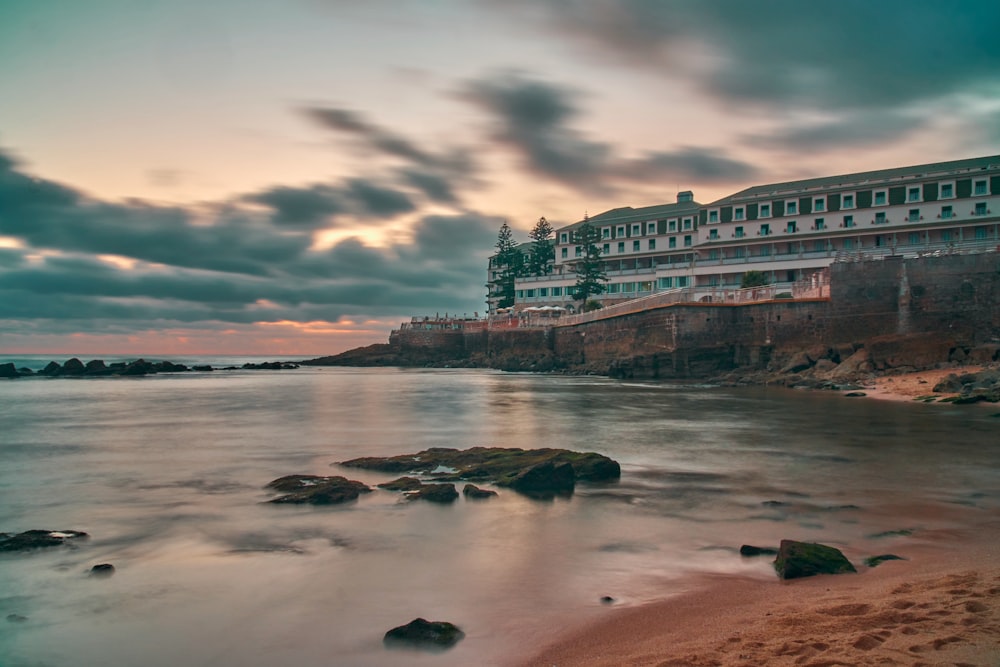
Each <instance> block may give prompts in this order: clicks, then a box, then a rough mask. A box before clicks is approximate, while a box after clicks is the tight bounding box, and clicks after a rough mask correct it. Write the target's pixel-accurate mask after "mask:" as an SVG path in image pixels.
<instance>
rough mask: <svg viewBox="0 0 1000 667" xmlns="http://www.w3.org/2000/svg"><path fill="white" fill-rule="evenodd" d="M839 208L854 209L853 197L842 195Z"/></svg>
mask: <svg viewBox="0 0 1000 667" xmlns="http://www.w3.org/2000/svg"><path fill="white" fill-rule="evenodd" d="M840 208H854V195H844V196H843V197H841V199H840Z"/></svg>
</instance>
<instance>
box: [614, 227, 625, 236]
mask: <svg viewBox="0 0 1000 667" xmlns="http://www.w3.org/2000/svg"><path fill="white" fill-rule="evenodd" d="M617 232H618V234H617V235H616V236H617V238H621V237H623V236H625V225H619V226H618V229H617Z"/></svg>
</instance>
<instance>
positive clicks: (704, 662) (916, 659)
mask: <svg viewBox="0 0 1000 667" xmlns="http://www.w3.org/2000/svg"><path fill="white" fill-rule="evenodd" d="M848 556H849V557H850V558H851V560H852V561H853V562H855V564H859V560H860V559H859V558H858V556H857V555H856V554H852V553H848ZM906 556H907V557H908V560H904V561H887V562H884V563H882V564H881V565H879V566H878V567H875V568H865V567H863V566H861V567H859V574H846V575H833V576H830V575H827V576H820V577H811V578H808V579H799V580H794V581H787V582H783V581H779V580H778V579H777V578H775V579H774V580H770V581H766V580H759V579H747V578H738V577H720V576H713V577H707V576H706V577H704V578H703V579H702V580H701V581H700V582H698V583H699V584H700V586H699V587H698V588H697V589H696V590H695V591H693V592H691V593H688V594H683V595H679V596H677V597H673V598H669V599H665V600H663V601H660V602H656V603H653V604H649V605H644V606H639V607H633V608H624V609H614V608H612V609H609V610H608V613H607V614H606V616H605V618H603V619H601V620H599V621H597V622H594V623H592V624H590V625H587V626H584V627H579V628H575V629H573V630H571V631H569V632H568V633H567V634H565V635H562V636H560V637H557V638H555V639H554V641H553V643H551V644H550V645H548V646H547V647H545V648H544V649H542V650H541V651H539V652H538V653H537V654H535V655H534V656H533V657H531V658H529V659H527V660H525V661H523V662H521V663H519V664H521V665H524V666H532V667H535V666H543V665H544V666H546V667H548V666H550V665H559V666H560V667H568V666H581V667H586V666H598V665H601V666H612V665H615V666H618V665H631V666H645V665H649V666H654V665H655V666H657V667H682V666H685V665H690V666H698V667H702V666H730V665H732V666H740V667H759V666H761V665H776V666H783V665H806V666H809V667H821V666H834V665H952V666H956V665H957V666H966V665H977V666H980V665H981V666H986V667H995V666H996V665H1000V521H998V520H996V518H995V517H992V522H991V523H988V524H984V525H983V527H982V530H977V531H976V534H975V535H971V534H955V533H952V532H950V531H943V532H942V533H941V534H939V535H936V536H934V540H933V541H932V542H930V543H924V544H922V545H920V546H919V547H915V548H908V549H907V550H906Z"/></svg>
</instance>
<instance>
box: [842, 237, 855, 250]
mask: <svg viewBox="0 0 1000 667" xmlns="http://www.w3.org/2000/svg"><path fill="white" fill-rule="evenodd" d="M844 250H854V239H844Z"/></svg>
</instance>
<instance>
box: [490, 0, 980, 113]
mask: <svg viewBox="0 0 1000 667" xmlns="http://www.w3.org/2000/svg"><path fill="white" fill-rule="evenodd" d="M490 4H492V5H493V6H495V7H498V8H504V10H508V8H509V7H511V6H514V7H519V9H520V10H521V11H529V12H532V13H540V14H541V17H542V19H543V23H544V25H547V26H548V27H549V29H550V31H551V32H554V33H556V34H559V35H561V36H564V37H568V38H570V39H572V40H575V41H577V42H578V43H579V44H580V45H581V46H583V47H584V48H585V50H586V52H587V53H589V54H591V55H595V54H596V57H600V58H607V57H612V58H617V59H619V60H620V61H623V62H626V63H628V64H629V65H631V66H639V67H642V68H645V69H648V70H651V71H657V72H662V73H668V74H678V73H680V74H683V75H687V76H689V78H691V80H693V81H694V82H695V83H696V84H698V85H701V86H702V87H703V89H704V90H706V91H708V92H710V93H711V94H713V95H716V96H718V97H719V98H720V99H722V100H725V101H726V102H727V103H737V104H738V103H747V102H751V103H755V104H759V105H763V106H770V107H775V108H787V107H788V106H789V105H792V106H797V107H806V108H822V109H844V108H878V107H882V108H896V107H903V106H908V105H912V104H913V103H916V102H920V101H924V100H932V99H937V98H942V97H945V96H948V95H951V94H953V93H958V92H970V93H977V92H979V91H982V90H983V89H984V88H983V86H984V84H988V83H991V84H992V85H996V84H997V83H998V82H1000V40H998V39H997V38H996V26H997V25H1000V3H997V2H995V1H994V0H965V1H963V2H962V3H959V4H950V3H942V2H939V1H937V0H881V1H880V2H871V1H870V0H838V1H837V2H802V1H801V0H762V1H760V2H746V1H745V0H672V1H669V2H667V1H664V0H539V1H537V2H535V1H533V2H530V3H528V2H525V1H523V0H522V1H521V2H512V3H511V2H505V3H499V2H495V3H490ZM706 53H707V54H708V55H709V56H710V59H709V60H707V61H706V60H704V59H701V60H698V61H697V62H696V61H695V59H696V58H699V57H701V55H703V54H706ZM706 66H707V71H706Z"/></svg>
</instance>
